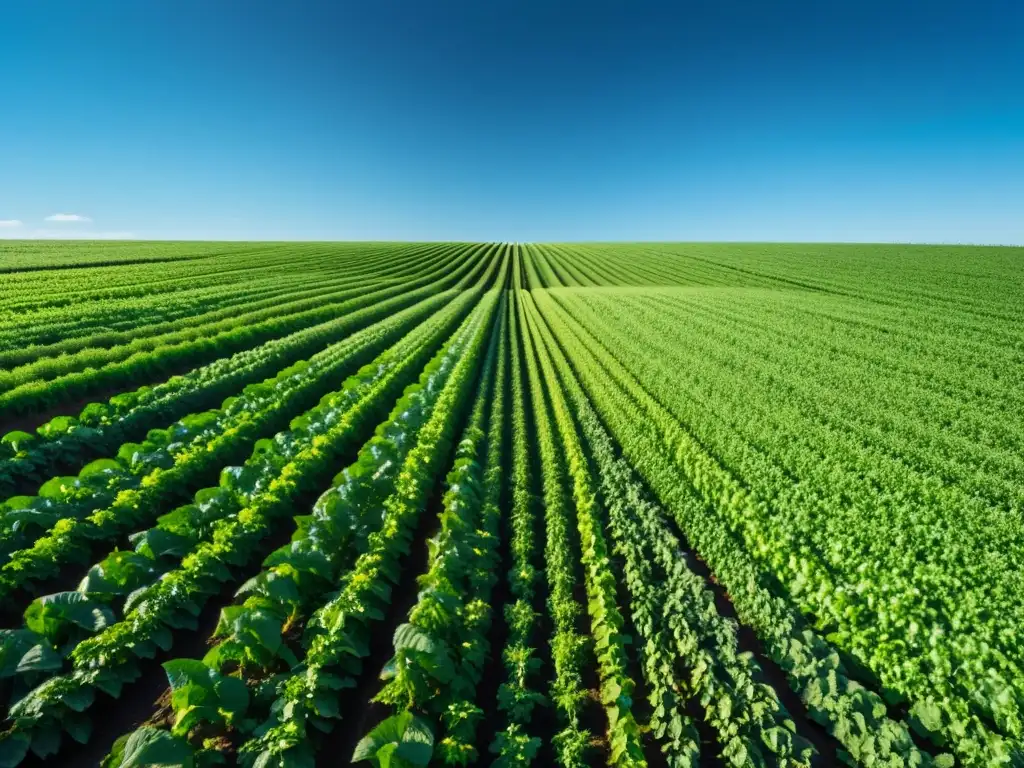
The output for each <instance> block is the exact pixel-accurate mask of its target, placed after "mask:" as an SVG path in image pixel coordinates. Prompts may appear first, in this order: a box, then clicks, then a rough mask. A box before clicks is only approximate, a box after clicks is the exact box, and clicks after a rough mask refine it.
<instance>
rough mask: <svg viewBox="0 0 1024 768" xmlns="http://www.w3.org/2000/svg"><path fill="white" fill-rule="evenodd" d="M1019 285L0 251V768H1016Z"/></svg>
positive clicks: (742, 253)
mask: <svg viewBox="0 0 1024 768" xmlns="http://www.w3.org/2000/svg"><path fill="white" fill-rule="evenodd" d="M1022 260H1024V253H1022V252H1021V251H1020V250H1019V249H1011V248H969V247H938V246H855V245H842V246H839V245H755V244H744V245H689V244H655V243H651V244H624V245H614V244H586V245H584V244H573V245H559V244H549V245H511V244H472V243H466V244H455V243H447V244H438V243H407V244H387V243H349V244H326V243H308V244H252V243H234V244H224V243H205V244H204V243H189V244H182V243H164V244H161V243H149V244H146V243H135V244H126V243H116V244H112V243H97V244H82V243H76V244H54V243H45V244H44V243H12V244H9V245H6V246H4V247H3V250H2V252H0V263H2V266H0V272H2V274H0V434H2V435H3V437H2V440H0V532H2V536H0V615H2V616H3V619H4V624H3V626H4V627H5V628H4V629H2V630H0V707H2V708H3V714H4V718H5V719H4V722H3V724H2V726H0V768H2V767H3V766H17V765H23V764H24V765H29V764H38V763H42V764H45V765H55V766H65V765H67V766H87V765H98V764H102V765H104V766H107V768H131V767H133V766H135V767H138V766H147V765H160V766H170V765H180V766H188V767H189V768H200V767H205V766H214V765H242V766H247V767H252V766H256V767H258V768H269V767H271V766H293V767H295V768H305V767H306V766H315V765H338V764H345V763H348V762H349V761H352V762H356V763H362V764H370V765H377V766H382V767H388V766H390V767H391V768H405V767H407V766H427V765H437V766H444V765H447V766H467V765H495V766H520V765H531V764H532V765H536V766H546V765H560V766H596V765H614V766H623V767H627V766H628V767H629V768H635V767H638V766H645V765H651V766H672V767H673V768H684V767H686V766H703V765H709V766H735V767H736V768H743V767H750V768H756V767H760V766H788V767H792V768H797V767H799V766H811V765H821V766H828V765H835V764H841V763H842V764H849V765H857V766H865V767H866V768H874V767H876V766H884V767H886V768H888V767H892V768H895V767H896V766H937V767H940V768H941V767H944V766H954V765H957V766H964V767H965V768H988V767H989V766H1024V647H1022V645H1021V643H1020V641H1019V640H1018V637H1019V628H1020V627H1021V626H1022V623H1024V592H1022V591H1021V589H1020V586H1019V584H1020V580H1021V574H1022V569H1021V565H1020V564H1021V563H1022V562H1024V523H1022V515H1024V421H1022V419H1021V414H1024V321H1022V320H1021V318H1022V317H1024V261H1022Z"/></svg>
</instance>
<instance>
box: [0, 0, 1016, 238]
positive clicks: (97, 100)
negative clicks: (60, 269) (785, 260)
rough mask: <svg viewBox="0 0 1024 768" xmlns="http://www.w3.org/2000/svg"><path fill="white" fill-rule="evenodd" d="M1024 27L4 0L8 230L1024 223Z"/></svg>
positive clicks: (585, 230)
mask: <svg viewBox="0 0 1024 768" xmlns="http://www.w3.org/2000/svg"><path fill="white" fill-rule="evenodd" d="M1022 35H1024V4H1021V3H1020V2H1017V1H1012V2H1010V1H1008V2H989V1H988V0H975V1H974V2H956V3H947V2H941V1H937V2H926V1H925V0H918V1H917V2H902V1H901V0H889V1H888V2H877V1H876V0H866V1H864V2H833V1H832V0H818V1H817V2H809V1H808V2H791V1H788V0H780V1H776V2H763V1H759V2H754V1H753V0H745V1H743V2H740V1H739V0H705V1H704V2H678V3H668V2H666V3H645V2H627V1H626V0H620V1H619V2H602V1H601V0H591V1H590V2H587V3H583V2H579V3H576V2H572V3H569V2H563V3H557V2H552V1H550V0H466V1H465V2H461V1H460V2H446V1H445V0H435V1H434V2H422V1H421V0H415V1H413V0H409V1H407V2H388V1H387V0H363V1H362V2H339V1H331V2H315V3H314V2H307V3H299V2H296V3H291V2H281V0H277V1H276V2H263V1H262V0H246V2H241V1H240V0H214V1H211V0H176V1H175V2H170V0H146V1H145V2H138V1H137V0H133V1H132V2H128V1H127V0H126V1H125V2H113V1H104V0H94V1H93V2H82V1H81V0H48V1H46V2H40V1H39V0H8V1H7V2H5V3H4V4H3V8H2V9H0V78H2V101H0V104H2V105H3V106H2V108H0V236H5V237H12V236H21V237H25V236H39V235H53V234H81V233H88V234H92V235H95V236H102V235H119V234H129V233H130V234H132V235H134V236H136V237H155V238H190V239H191V238H245V239H292V238H295V239H379V238H386V239H501V240H521V241H522V240H566V239H577V240H578V239H584V240H586V239H590V240H597V239H629V240H631V239H671V240H860V241H911V240H912V241H932V242H982V243H1024V37H1022ZM57 213H62V214H72V215H77V216H82V217H88V218H89V219H91V221H88V222H75V221H57V222H53V221H46V218H47V217H49V216H52V215H53V214H57ZM12 222H21V224H20V225H19V224H15V223H12Z"/></svg>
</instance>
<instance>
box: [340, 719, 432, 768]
mask: <svg viewBox="0 0 1024 768" xmlns="http://www.w3.org/2000/svg"><path fill="white" fill-rule="evenodd" d="M433 751H434V732H433V730H432V729H431V728H430V725H429V724H428V723H427V722H426V721H425V720H422V719H420V718H418V717H416V716H415V715H413V714H412V712H408V711H407V712H402V713H401V714H399V715H395V716H393V717H389V718H388V719H387V720H384V721H383V722H382V723H380V724H379V725H378V726H377V727H376V728H374V729H373V730H372V731H370V733H369V734H367V735H366V736H365V737H364V738H363V739H362V740H361V741H360V742H359V744H357V745H356V749H355V752H353V753H352V762H353V763H356V762H359V761H360V760H369V761H371V762H373V763H374V764H375V765H379V766H391V768H424V767H425V766H426V765H428V764H429V763H430V758H431V756H432V754H433Z"/></svg>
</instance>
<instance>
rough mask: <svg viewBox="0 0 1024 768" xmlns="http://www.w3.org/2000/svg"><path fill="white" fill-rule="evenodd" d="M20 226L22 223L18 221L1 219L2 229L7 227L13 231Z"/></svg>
mask: <svg viewBox="0 0 1024 768" xmlns="http://www.w3.org/2000/svg"><path fill="white" fill-rule="evenodd" d="M20 226H21V222H20V221H18V220H17V219H0V228H2V227H6V228H8V229H13V228H14V227H20Z"/></svg>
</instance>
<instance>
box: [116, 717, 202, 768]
mask: <svg viewBox="0 0 1024 768" xmlns="http://www.w3.org/2000/svg"><path fill="white" fill-rule="evenodd" d="M193 755H194V750H193V749H192V747H191V746H190V745H189V743H188V742H187V741H185V740H184V739H180V738H178V737H177V736H173V735H172V734H171V733H170V732H169V731H165V730H162V729H160V728H151V727H149V726H143V727H142V728H139V729H138V730H137V731H135V733H133V734H132V735H131V736H129V737H128V741H127V742H126V743H125V745H124V755H123V757H122V758H121V763H120V765H119V766H117V767H116V768H164V766H167V768H170V766H181V768H192V766H193V765H194V760H193Z"/></svg>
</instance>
